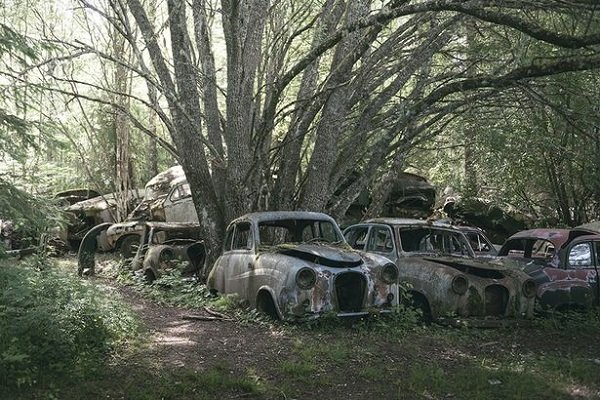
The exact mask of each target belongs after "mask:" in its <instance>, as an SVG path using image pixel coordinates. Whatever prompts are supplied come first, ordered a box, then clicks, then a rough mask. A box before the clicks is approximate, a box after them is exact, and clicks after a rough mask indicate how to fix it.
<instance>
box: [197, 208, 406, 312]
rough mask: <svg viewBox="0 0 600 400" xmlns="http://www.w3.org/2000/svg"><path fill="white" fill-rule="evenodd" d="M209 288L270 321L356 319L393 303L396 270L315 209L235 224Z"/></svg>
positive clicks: (244, 218) (249, 218) (272, 214)
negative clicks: (230, 296)
mask: <svg viewBox="0 0 600 400" xmlns="http://www.w3.org/2000/svg"><path fill="white" fill-rule="evenodd" d="M208 287H209V289H210V290H211V291H212V292H215V293H220V294H237V295H238V296H239V297H240V298H241V299H242V301H243V302H245V303H247V304H248V305H250V306H251V307H253V308H256V309H258V310H259V311H262V312H264V313H266V314H267V315H269V316H270V317H272V318H274V319H287V320H306V319H313V318H316V317H318V316H321V315H323V314H335V315H337V316H340V317H359V316H365V315H369V314H371V313H376V314H381V313H388V312H390V311H392V310H393V309H394V307H395V306H397V305H398V269H397V267H396V266H395V265H394V264H393V263H391V262H390V261H389V260H388V259H386V258H385V257H381V256H378V255H369V254H367V253H364V252H359V251H356V250H353V249H351V248H350V247H349V246H348V244H347V243H346V242H345V240H344V236H343V235H342V232H341V231H340V229H339V227H338V225H337V223H336V222H335V220H333V218H331V217H329V216H328V215H326V214H322V213H316V212H304V211H276V212H259V213H252V214H247V215H244V216H242V217H240V218H237V219H235V220H234V221H233V222H231V223H230V225H229V226H228V228H227V231H226V234H225V241H224V245H223V253H222V255H221V256H220V257H219V258H218V259H217V261H216V262H215V264H214V266H213V268H212V270H211V271H210V274H209V276H208Z"/></svg>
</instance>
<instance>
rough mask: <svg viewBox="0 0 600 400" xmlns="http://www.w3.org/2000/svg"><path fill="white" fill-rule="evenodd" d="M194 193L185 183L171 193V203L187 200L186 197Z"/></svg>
mask: <svg viewBox="0 0 600 400" xmlns="http://www.w3.org/2000/svg"><path fill="white" fill-rule="evenodd" d="M191 195H192V192H191V190H190V184H189V183H184V184H183V185H179V186H177V187H176V188H175V190H173V193H171V201H177V200H180V199H185V198H186V197H190V196H191Z"/></svg>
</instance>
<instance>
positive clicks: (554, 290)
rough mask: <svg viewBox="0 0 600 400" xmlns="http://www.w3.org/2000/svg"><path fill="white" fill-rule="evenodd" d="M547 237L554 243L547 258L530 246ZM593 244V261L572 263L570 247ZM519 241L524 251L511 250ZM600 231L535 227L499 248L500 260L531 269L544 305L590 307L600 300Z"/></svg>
mask: <svg viewBox="0 0 600 400" xmlns="http://www.w3.org/2000/svg"><path fill="white" fill-rule="evenodd" d="M538 241H548V242H550V243H552V245H553V246H555V247H554V249H553V252H552V254H551V255H549V256H548V257H546V258H543V257H541V258H540V257H537V255H538V254H534V252H532V251H530V250H528V249H530V248H531V247H532V243H537V242H538ZM586 243H589V244H590V245H591V247H590V249H591V254H590V264H589V265H587V266H577V267H574V266H570V265H569V262H568V257H569V253H570V251H571V249H573V248H574V247H575V246H577V245H579V244H586ZM517 245H523V247H525V248H526V250H525V251H523V254H516V255H515V254H511V249H513V248H516V247H517ZM598 249H600V235H598V234H590V230H588V229H585V228H575V229H571V230H569V229H535V230H529V231H525V232H519V233H518V234H516V235H513V236H511V237H510V238H509V239H508V240H507V241H506V243H505V244H504V246H503V247H502V249H501V250H500V252H499V255H500V256H501V258H499V260H500V261H499V262H502V263H504V264H506V265H509V264H510V265H514V266H517V267H519V268H521V269H522V270H523V271H525V272H526V273H528V274H529V275H530V276H531V277H532V278H533V279H534V281H535V282H536V284H537V299H538V301H539V302H540V304H541V305H542V306H543V307H545V308H553V309H556V308H559V309H561V308H583V309H587V308H589V307H591V306H592V305H593V304H597V303H598V301H599V300H600V287H599V286H598V284H599V282H598V279H599V277H598V270H599V268H600V265H598V263H599V261H600V255H598V254H597V253H598Z"/></svg>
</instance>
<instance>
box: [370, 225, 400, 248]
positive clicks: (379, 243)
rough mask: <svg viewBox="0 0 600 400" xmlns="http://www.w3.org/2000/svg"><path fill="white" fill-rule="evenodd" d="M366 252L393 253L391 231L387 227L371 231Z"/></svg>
mask: <svg viewBox="0 0 600 400" xmlns="http://www.w3.org/2000/svg"><path fill="white" fill-rule="evenodd" d="M367 251H375V252H378V253H391V252H393V251H394V242H393V237H392V231H391V230H390V228H388V227H387V226H375V227H373V228H372V229H371V234H370V235H369V243H368V244H367Z"/></svg>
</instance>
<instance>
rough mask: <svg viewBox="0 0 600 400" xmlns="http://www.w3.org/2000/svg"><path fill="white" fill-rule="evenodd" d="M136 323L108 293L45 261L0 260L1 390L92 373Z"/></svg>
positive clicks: (133, 333)
mask: <svg viewBox="0 0 600 400" xmlns="http://www.w3.org/2000/svg"><path fill="white" fill-rule="evenodd" d="M42 265H43V266H44V268H43V269H40V268H39V267H40V266H42ZM139 327H140V324H139V322H138V320H137V319H136V318H135V317H134V315H133V313H132V312H131V311H130V310H129V308H128V307H126V306H125V305H124V303H121V302H120V301H118V300H116V299H114V296H113V294H112V293H108V292H106V291H105V290H103V289H101V288H100V287H97V286H96V285H94V284H92V283H88V282H86V281H83V280H81V279H79V278H78V277H76V276H75V275H74V274H68V273H65V272H64V271H60V270H59V269H57V268H53V266H52V264H51V262H50V261H49V260H45V262H43V261H41V260H40V259H39V258H36V257H33V258H29V259H27V260H26V261H23V262H19V263H17V264H15V262H14V260H3V261H0V387H2V389H1V390H11V389H15V388H18V387H23V386H25V387H28V386H34V385H36V384H40V385H44V383H45V382H52V381H55V380H56V379H63V378H69V379H77V378H84V377H85V376H88V375H90V374H93V373H94V371H95V370H96V369H98V368H101V367H102V365H103V362H104V361H105V360H106V357H107V356H108V355H109V354H110V353H111V352H112V351H113V350H115V349H116V348H117V347H118V346H119V345H121V344H124V343H125V342H126V341H128V340H129V339H132V338H134V337H136V336H137V334H138V333H139V332H140V330H139ZM1 390H0V391H1Z"/></svg>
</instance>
